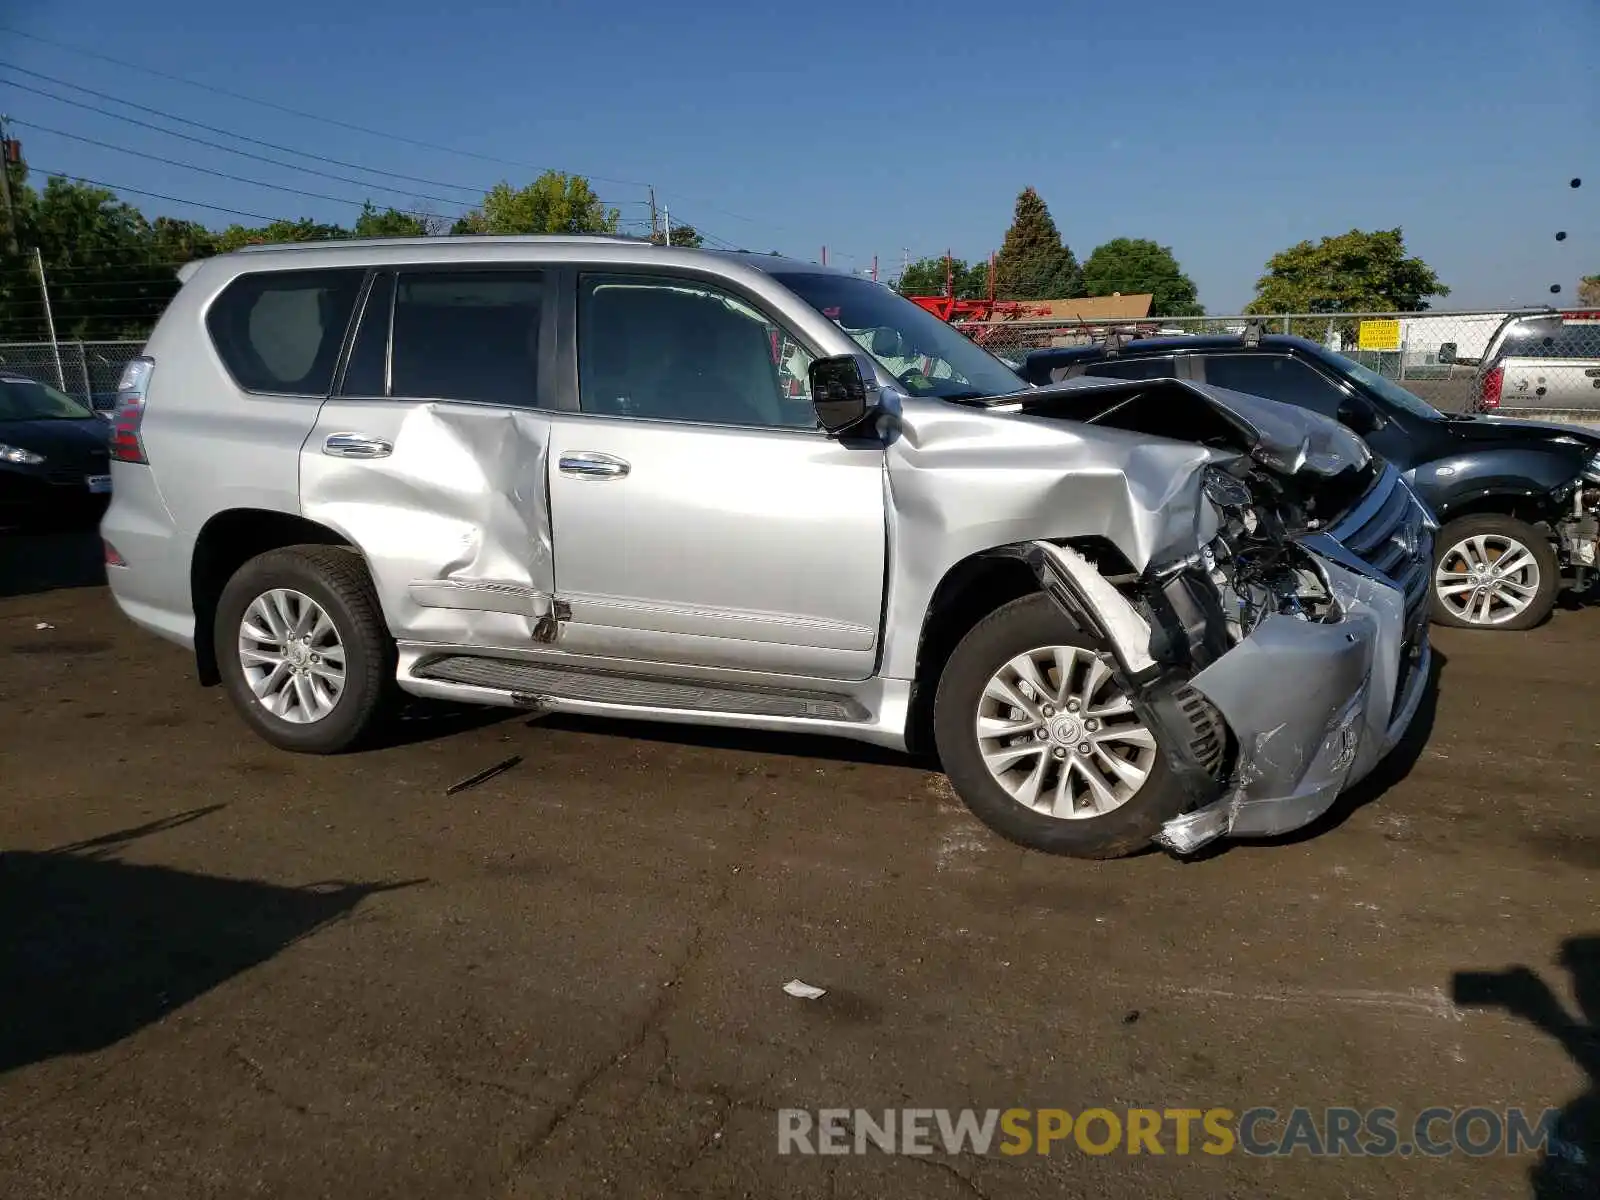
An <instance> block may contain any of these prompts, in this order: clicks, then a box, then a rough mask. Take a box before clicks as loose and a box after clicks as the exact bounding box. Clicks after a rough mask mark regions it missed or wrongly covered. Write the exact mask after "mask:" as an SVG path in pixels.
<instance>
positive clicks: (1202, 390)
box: [985, 376, 1372, 478]
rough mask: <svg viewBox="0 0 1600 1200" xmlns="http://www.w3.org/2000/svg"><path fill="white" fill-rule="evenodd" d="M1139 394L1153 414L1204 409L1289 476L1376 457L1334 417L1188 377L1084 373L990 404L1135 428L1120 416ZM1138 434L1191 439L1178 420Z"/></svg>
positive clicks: (1238, 444)
mask: <svg viewBox="0 0 1600 1200" xmlns="http://www.w3.org/2000/svg"><path fill="white" fill-rule="evenodd" d="M1135 399H1138V400H1140V401H1141V404H1142V407H1144V408H1145V409H1146V415H1147V414H1148V410H1149V409H1150V408H1151V407H1152V402H1156V404H1157V405H1159V406H1173V407H1168V408H1167V411H1168V412H1175V411H1176V408H1175V406H1182V405H1196V404H1198V405H1202V406H1204V407H1205V408H1206V409H1207V410H1209V412H1210V413H1211V414H1214V415H1215V416H1216V417H1218V418H1220V419H1221V421H1222V422H1223V423H1224V424H1225V426H1226V427H1227V429H1229V430H1230V431H1231V432H1232V435H1233V436H1232V437H1231V438H1229V439H1228V440H1229V442H1230V443H1231V445H1232V448H1234V449H1236V450H1239V451H1241V452H1243V453H1246V454H1249V455H1250V456H1251V457H1252V458H1254V459H1255V460H1256V461H1257V462H1259V463H1261V464H1262V465H1263V466H1265V467H1269V468H1271V469H1273V470H1275V471H1281V472H1283V473H1284V474H1286V475H1296V474H1299V473H1300V472H1301V471H1310V472H1311V473H1313V474H1316V475H1322V476H1327V477H1330V478H1331V477H1332V476H1335V475H1338V474H1339V473H1340V472H1342V471H1345V470H1348V469H1349V468H1351V467H1362V466H1365V465H1366V464H1367V463H1368V462H1370V461H1371V460H1372V452H1371V451H1370V450H1368V449H1367V445H1366V443H1365V442H1363V441H1362V440H1361V439H1360V438H1359V437H1357V436H1356V435H1355V434H1354V433H1352V432H1351V431H1350V430H1348V429H1346V428H1345V427H1344V426H1343V425H1341V424H1339V423H1338V422H1337V421H1335V420H1333V419H1332V418H1330V417H1324V416H1322V415H1321V414H1319V413H1314V412H1311V411H1309V410H1307V409H1303V408H1296V407H1294V406H1293V405H1290V404H1282V403H1280V402H1278V401H1276V400H1268V399H1266V398H1265V397H1263V396H1251V395H1248V394H1246V393H1244V392H1235V391H1230V390H1229V389H1227V388H1219V387H1212V386H1211V385H1210V384H1204V383H1191V382H1190V381H1188V380H1184V379H1149V380H1137V381H1133V380H1120V379H1104V378H1093V377H1089V376H1080V377H1078V378H1075V379H1067V380H1063V381H1062V382H1060V383H1056V384H1051V385H1050V386H1048V387H1041V388H1034V389H1032V390H1030V391H1027V392H1019V393H1017V394H1016V395H1013V396H1002V397H996V398H994V399H992V400H989V401H986V402H985V406H986V407H997V408H1001V409H1003V410H1008V411H1017V412H1023V413H1028V414H1030V415H1033V414H1037V415H1046V414H1047V413H1048V415H1052V416H1059V417H1069V418H1072V419H1076V420H1081V421H1084V422H1085V423H1087V424H1091V425H1100V426H1108V427H1111V428H1122V429H1132V428H1134V425H1132V424H1130V423H1128V422H1127V419H1126V418H1124V417H1123V416H1121V415H1120V414H1122V413H1123V412H1124V411H1125V409H1126V407H1127V405H1128V403H1129V402H1131V401H1133V400H1135ZM1013 405H1014V406H1015V408H1014V409H1013V408H1012V406H1013ZM1139 431H1140V432H1146V433H1151V434H1154V435H1156V436H1165V437H1171V438H1174V439H1176V440H1178V441H1186V440H1190V439H1189V438H1188V437H1186V436H1185V433H1184V432H1183V431H1182V430H1181V428H1180V427H1179V425H1178V423H1177V422H1174V423H1173V426H1172V428H1171V430H1170V431H1168V430H1164V429H1162V428H1161V427H1160V426H1159V425H1156V426H1154V427H1151V425H1150V423H1149V422H1148V421H1147V420H1145V421H1142V423H1141V425H1140V426H1139Z"/></svg>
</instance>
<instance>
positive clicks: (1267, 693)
mask: <svg viewBox="0 0 1600 1200" xmlns="http://www.w3.org/2000/svg"><path fill="white" fill-rule="evenodd" d="M1436 528H1437V522H1436V521H1435V520H1434V518H1433V515H1432V514H1431V513H1430V512H1428V511H1427V509H1426V508H1425V507H1424V506H1423V505H1422V503H1421V502H1420V501H1419V500H1418V499H1417V497H1416V496H1415V495H1414V494H1413V493H1412V491H1411V489H1410V488H1409V487H1407V486H1406V485H1405V484H1404V483H1403V482H1402V481H1401V480H1400V478H1399V476H1398V474H1397V473H1396V472H1395V471H1394V469H1393V468H1392V467H1390V468H1387V469H1386V470H1385V472H1384V474H1383V476H1382V478H1381V479H1380V480H1379V482H1378V484H1377V485H1376V486H1374V488H1373V489H1372V491H1371V492H1370V493H1369V494H1368V496H1367V497H1366V499H1365V500H1364V501H1363V503H1362V504H1361V505H1360V506H1358V507H1357V509H1356V510H1355V511H1353V512H1352V513H1350V514H1349V515H1348V516H1346V517H1345V518H1344V519H1343V520H1342V521H1340V522H1338V523H1337V524H1336V525H1335V526H1334V527H1333V528H1331V529H1329V530H1327V531H1326V532H1323V533H1319V534H1316V535H1313V536H1311V537H1308V538H1305V539H1304V540H1303V541H1302V545H1303V546H1304V547H1305V549H1306V550H1307V551H1309V552H1310V553H1312V554H1313V555H1315V556H1316V557H1317V558H1318V560H1319V563H1320V566H1321V567H1322V569H1323V571H1324V572H1325V574H1326V576H1327V579H1328V583H1329V586H1330V588H1331V589H1332V591H1333V595H1334V598H1335V600H1336V601H1337V602H1338V605H1339V608H1340V610H1341V612H1342V619H1340V620H1338V621H1333V622H1328V623H1310V622H1305V621H1298V620H1295V619H1293V618H1290V617H1282V616H1271V617H1267V618H1266V619H1265V620H1263V621H1262V622H1261V623H1260V624H1259V625H1258V626H1256V628H1255V629H1254V630H1253V631H1252V632H1251V634H1250V636H1249V637H1247V638H1245V639H1244V640H1243V641H1242V642H1240V643H1239V644H1238V645H1237V646H1235V647H1234V648H1233V649H1232V650H1230V651H1228V652H1227V653H1226V654H1224V655H1223V656H1222V657H1220V658H1219V659H1217V661H1215V662H1214V663H1212V664H1211V665H1210V666H1208V667H1207V668H1206V669H1205V670H1203V671H1201V672H1200V673H1199V674H1198V675H1196V676H1195V677H1194V679H1193V680H1192V685H1193V687H1194V688H1195V690H1196V691H1198V692H1200V693H1201V694H1202V695H1204V696H1205V697H1206V698H1207V699H1208V700H1210V701H1211V703H1212V704H1213V705H1215V706H1216V708H1217V711H1218V712H1220V713H1221V714H1222V717H1223V719H1224V720H1225V721H1226V722H1227V724H1228V727H1229V729H1230V730H1231V731H1232V732H1233V736H1234V738H1235V739H1236V742H1237V757H1236V760H1235V763H1234V767H1233V771H1232V773H1231V775H1230V776H1229V779H1228V781H1227V784H1226V786H1225V788H1224V791H1223V794H1222V796H1221V797H1219V798H1218V799H1216V800H1214V801H1212V802H1210V803H1208V804H1206V805H1204V806H1203V807H1200V808H1198V809H1195V810H1194V811H1192V812H1187V813H1184V814H1183V815H1182V816H1179V817H1175V818H1174V819H1172V820H1171V821H1168V822H1167V823H1166V825H1165V826H1164V827H1163V828H1162V830H1161V832H1160V833H1159V834H1158V835H1157V837H1156V840H1157V841H1158V842H1159V843H1160V844H1161V845H1163V846H1166V847H1167V848H1168V849H1171V850H1174V851H1176V852H1178V853H1180V854H1187V853H1191V852H1192V851H1194V850H1197V849H1198V848H1200V847H1201V846H1203V845H1205V844H1206V843H1207V842H1210V841H1212V840H1214V839H1216V838H1219V837H1271V836H1273V835H1275V834H1281V833H1287V832H1289V831H1290V830H1294V829H1299V828H1301V827H1302V826H1305V825H1308V824H1310V823H1311V822H1312V821H1315V820H1316V819H1317V818H1318V817H1320V816H1321V815H1322V814H1323V813H1325V812H1327V811H1328V809H1329V808H1330V807H1331V806H1332V805H1333V802H1334V800H1335V799H1337V798H1338V796H1339V794H1340V793H1341V792H1343V791H1344V790H1345V789H1346V788H1348V787H1350V786H1352V785H1353V784H1355V783H1357V782H1359V781H1360V780H1361V779H1363V778H1364V777H1365V776H1366V775H1367V774H1368V773H1369V772H1370V771H1371V770H1372V769H1373V768H1374V767H1375V766H1377V765H1378V763H1379V762H1381V761H1382V760H1383V758H1384V756H1385V755H1387V754H1388V753H1389V752H1390V751H1391V750H1393V749H1394V748H1395V745H1396V744H1397V743H1398V742H1399V741H1400V739H1401V738H1402V737H1403V736H1404V735H1405V732H1406V729H1407V727H1408V726H1409V725H1410V724H1411V721H1412V719H1413V718H1414V717H1415V716H1416V714H1417V709H1418V708H1419V707H1420V705H1421V702H1422V698H1423V696H1424V694H1425V693H1426V691H1427V688H1428V683H1429V675H1430V670H1429V667H1430V660H1431V651H1430V650H1429V647H1428V593H1429V586H1430V585H1429V575H1430V570H1431V564H1432V561H1433V533H1434V531H1435V530H1436Z"/></svg>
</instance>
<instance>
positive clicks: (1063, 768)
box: [974, 646, 1156, 820]
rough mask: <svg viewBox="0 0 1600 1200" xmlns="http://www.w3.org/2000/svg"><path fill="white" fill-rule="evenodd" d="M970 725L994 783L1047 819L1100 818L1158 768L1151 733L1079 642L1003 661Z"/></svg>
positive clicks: (1101, 664)
mask: <svg viewBox="0 0 1600 1200" xmlns="http://www.w3.org/2000/svg"><path fill="white" fill-rule="evenodd" d="M974 728H975V731H976V733H977V738H978V748H979V751H980V752H981V753H982V756H983V761H984V765H985V766H986V767H987V768H988V770H989V774H990V775H991V776H993V777H994V780H995V782H996V783H998V784H999V785H1000V786H1001V787H1002V788H1004V789H1005V791H1006V793H1007V794H1008V795H1010V796H1011V797H1012V799H1014V800H1016V801H1017V803H1019V804H1021V805H1023V806H1024V807H1026V808H1029V809H1031V810H1032V811H1034V812H1037V813H1042V814H1043V815H1045V816H1052V817H1060V818H1063V819H1067V820H1082V819H1086V818H1092V817H1098V816H1103V815H1105V814H1106V813H1108V812H1111V811H1112V810H1114V809H1117V808H1120V807H1121V806H1122V805H1124V804H1126V803H1127V802H1128V801H1129V800H1131V799H1133V797H1134V796H1135V795H1136V794H1137V793H1138V791H1139V789H1140V788H1142V787H1143V786H1144V784H1145V782H1146V780H1148V779H1149V777H1150V772H1151V770H1152V769H1153V768H1154V767H1155V762H1156V739H1155V736H1154V735H1153V734H1152V733H1151V732H1150V730H1148V729H1147V728H1145V726H1144V724H1143V722H1142V721H1140V720H1139V718H1138V716H1137V715H1136V714H1135V712H1134V707H1133V703H1132V701H1131V700H1130V699H1129V698H1128V696H1127V695H1126V694H1125V693H1124V692H1123V691H1122V689H1121V688H1120V687H1119V686H1118V685H1117V683H1116V680H1115V679H1114V678H1113V676H1112V674H1111V670H1110V668H1109V667H1107V666H1106V664H1105V662H1104V661H1103V660H1102V659H1101V657H1100V656H1099V655H1098V654H1096V653H1094V652H1093V651H1091V650H1087V649H1084V648H1082V647H1078V646H1041V647H1039V648H1037V649H1034V650H1029V651H1027V652H1026V653H1024V654H1019V655H1017V656H1016V657H1015V658H1013V659H1011V660H1010V661H1009V662H1007V663H1005V664H1004V665H1003V666H1001V667H1000V669H999V670H998V671H996V672H995V673H994V674H993V675H992V676H991V677H990V679H989V682H988V683H987V684H986V685H985V686H984V689H983V693H982V695H981V697H980V698H979V700H978V711H977V715H976V720H975V723H974Z"/></svg>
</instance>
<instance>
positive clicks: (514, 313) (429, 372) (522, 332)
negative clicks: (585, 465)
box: [300, 269, 554, 648]
mask: <svg viewBox="0 0 1600 1200" xmlns="http://www.w3.org/2000/svg"><path fill="white" fill-rule="evenodd" d="M547 313H548V306H547V305H546V304H545V303H544V278H543V276H542V274H541V273H540V272H538V271H530V270H526V269H522V270H488V269H485V270H461V269H455V270H418V271H400V272H398V273H381V274H379V275H378V276H376V277H375V279H374V280H373V283H372V287H371V289H370V292H369V294H368V296H367V298H366V301H365V304H364V308H363V314H362V317H361V320H360V325H359V327H358V331H357V334H356V336H355V338H354V340H353V342H352V345H351V347H350V350H349V354H348V362H347V364H346V366H345V369H344V370H343V372H342V373H341V379H340V383H339V388H338V394H336V395H335V396H332V397H330V398H329V399H328V400H327V401H326V402H324V404H323V405H322V409H321V411H320V413H319V414H318V417H317V423H316V426H315V427H314V428H313V430H312V432H311V436H310V437H309V438H308V439H307V440H306V443H305V445H304V446H303V448H302V450H301V456H300V496H301V508H302V511H303V513H304V515H305V516H306V517H307V518H308V519H310V520H313V521H316V522H318V523H319V524H322V525H326V526H328V527H329V528H332V529H335V530H337V531H338V532H339V533H340V534H342V535H343V536H344V537H346V538H348V539H349V540H350V542H351V543H352V544H353V545H355V546H356V547H358V548H359V549H360V551H361V552H362V554H363V555H364V556H365V558H366V561H367V564H368V567H369V569H370V570H371V573H372V578H373V582H374V583H375V585H376V586H377V589H378V595H379V598H380V600H381V602H382V604H383V610H384V616H385V618H386V619H387V621H388V624H389V628H390V631H391V632H392V633H393V634H394V636H395V637H396V638H397V639H399V640H401V641H416V642H438V643H450V644H455V645H473V646H483V647H507V648H519V647H527V646H529V645H531V644H534V643H536V642H538V641H541V640H543V639H545V638H547V637H548V636H549V631H550V628H551V625H552V616H551V611H552V593H553V590H554V562H553V558H552V555H551V540H550V513H549V507H548V504H547V502H546V455H547V452H548V447H549V442H550V418H549V415H548V414H547V413H546V412H544V411H541V410H540V409H539V408H538V407H537V403H538V395H539V385H540V379H541V375H542V371H541V354H540V346H541V344H542V341H543V339H542V329H543V327H544V322H545V320H546V316H547ZM391 331H392V333H391Z"/></svg>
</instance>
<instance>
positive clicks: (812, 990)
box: [783, 979, 828, 1000]
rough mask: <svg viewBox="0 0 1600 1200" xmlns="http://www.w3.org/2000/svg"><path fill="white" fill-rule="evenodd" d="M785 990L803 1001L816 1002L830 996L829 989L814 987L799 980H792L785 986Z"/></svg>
mask: <svg viewBox="0 0 1600 1200" xmlns="http://www.w3.org/2000/svg"><path fill="white" fill-rule="evenodd" d="M783 990H784V991H786V992H788V993H789V995H791V996H798V997H800V999H802V1000H816V999H819V998H820V997H823V996H826V995H827V994H828V989H827V988H819V987H812V986H811V985H810V984H809V983H804V982H802V981H800V980H798V979H791V980H789V982H788V983H786V984H784V985H783Z"/></svg>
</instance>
